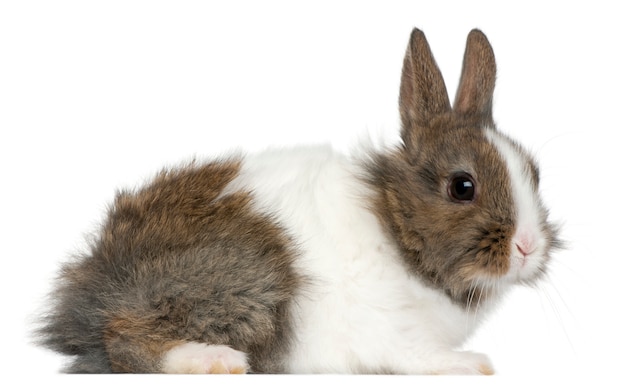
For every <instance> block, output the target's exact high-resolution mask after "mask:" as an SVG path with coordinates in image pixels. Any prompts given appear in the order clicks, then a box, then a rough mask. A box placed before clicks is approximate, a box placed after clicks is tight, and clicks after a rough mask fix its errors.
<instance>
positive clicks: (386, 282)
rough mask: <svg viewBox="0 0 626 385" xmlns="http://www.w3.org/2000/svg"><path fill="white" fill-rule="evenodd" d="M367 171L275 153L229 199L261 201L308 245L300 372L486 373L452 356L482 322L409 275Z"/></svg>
mask: <svg viewBox="0 0 626 385" xmlns="http://www.w3.org/2000/svg"><path fill="white" fill-rule="evenodd" d="M360 172H361V170H360V169H359V168H358V166H356V162H352V161H351V160H349V159H348V158H346V157H344V156H342V155H339V154H337V153H335V152H333V151H332V150H331V148H329V147H310V148H298V149H290V150H277V151H270V152H266V153H262V154H259V155H257V156H250V157H247V158H245V159H244V163H243V166H242V170H241V172H240V175H239V176H238V177H237V178H236V179H235V180H233V181H232V182H231V184H230V185H229V186H228V187H227V189H226V191H225V192H224V194H228V193H231V192H234V191H238V190H244V191H249V192H251V193H252V194H253V196H254V201H255V205H256V209H257V210H260V211H261V212H265V213H271V214H272V215H274V217H275V218H276V219H277V220H278V222H279V223H281V224H282V225H283V226H284V228H286V229H288V230H289V231H290V235H291V236H292V237H293V238H294V240H295V242H296V243H297V244H298V245H299V246H300V248H301V250H302V251H303V255H302V256H301V258H299V259H298V261H297V263H296V264H297V266H296V267H297V269H298V271H300V272H303V273H304V274H306V276H307V277H308V278H309V279H310V284H308V285H307V286H306V287H304V288H303V289H302V291H301V293H300V294H299V296H298V298H297V300H296V301H295V304H294V306H293V309H292V314H294V315H293V317H294V319H293V322H294V325H295V334H296V336H295V338H296V339H295V341H294V344H293V347H292V350H291V352H290V354H289V355H288V358H287V362H286V363H285V364H286V368H287V369H288V371H289V372H292V373H322V372H323V373H329V372H330V373H332V372H336V373H354V372H368V371H379V370H390V371H393V372H396V373H440V372H441V373H448V372H454V373H479V372H483V373H488V372H490V371H491V364H490V363H489V360H488V359H487V358H486V357H485V356H483V355H479V354H474V353H469V352H454V351H453V349H454V348H457V347H459V346H460V345H461V344H462V343H463V342H464V341H465V339H466V338H467V337H468V336H469V335H470V334H471V332H472V331H473V330H474V328H475V326H476V324H477V323H478V322H479V321H480V319H481V314H474V313H473V312H472V314H468V313H467V312H466V311H465V310H463V309H461V308H460V307H458V306H456V305H454V304H452V303H451V302H450V300H449V299H448V298H447V297H446V296H445V295H443V294H442V293H440V292H438V291H436V290H433V289H430V288H427V287H426V286H424V285H423V284H422V283H421V282H420V281H419V280H418V279H417V278H415V277H414V276H411V275H409V274H408V272H407V270H406V268H405V267H404V266H403V264H402V262H401V260H400V258H399V255H398V252H397V251H396V249H395V248H394V246H393V244H392V242H390V241H389V239H387V237H386V236H385V235H384V232H383V230H382V228H381V227H380V224H379V222H378V221H377V219H376V218H375V216H374V215H373V214H372V213H371V212H370V210H368V209H367V208H366V207H365V206H366V204H367V203H368V200H367V199H366V198H367V196H368V194H370V193H371V192H370V191H369V189H368V188H367V187H366V186H365V184H364V183H362V182H361V181H360V180H359V179H358V175H359V173H360Z"/></svg>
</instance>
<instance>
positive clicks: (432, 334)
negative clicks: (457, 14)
mask: <svg viewBox="0 0 626 385" xmlns="http://www.w3.org/2000/svg"><path fill="white" fill-rule="evenodd" d="M495 79H496V64H495V59H494V54H493V50H492V48H491V45H490V43H489V41H488V40H487V38H486V36H485V35H484V34H483V33H482V32H481V31H479V30H477V29H475V30H472V31H471V32H470V33H469V35H468V37H467V44H466V49H465V55H464V59H463V67H462V74H461V78H460V84H459V87H458V91H457V93H456V97H455V100H454V104H453V105H451V104H450V102H449V99H448V95H447V91H446V87H445V84H444V80H443V77H442V75H441V72H440V70H439V69H438V67H437V64H436V62H435V60H434V58H433V56H432V53H431V50H430V47H429V45H428V42H427V40H426V38H425V35H424V33H423V32H422V31H421V30H419V29H417V28H416V29H414V30H413V31H412V33H411V36H410V41H409V44H408V48H407V50H406V55H405V58H404V62H403V68H402V74H401V84H400V96H399V112H400V123H401V129H400V137H399V143H398V144H395V145H390V146H386V147H385V148H376V149H375V148H374V146H372V148H370V149H365V150H363V149H361V150H360V151H361V153H358V154H354V155H345V154H341V153H338V152H336V151H334V150H333V149H332V148H331V147H330V146H323V145H319V146H309V147H299V148H284V149H270V150H266V151H264V152H260V153H257V154H254V155H252V154H237V155H230V156H223V157H221V158H213V159H212V160H208V161H205V162H195V161H193V162H190V163H188V164H185V165H182V166H180V167H178V168H169V169H165V170H163V171H161V172H160V173H158V174H157V175H156V176H155V177H154V179H153V180H151V182H150V183H148V184H147V185H145V186H143V187H141V188H138V189H134V190H122V191H120V192H118V194H117V196H116V198H115V200H114V202H113V204H112V205H111V206H110V208H109V210H108V214H107V217H106V219H105V220H104V223H103V224H102V226H101V229H100V230H99V232H98V234H97V235H96V236H95V238H94V240H93V242H92V243H91V244H90V246H89V250H88V251H87V252H85V253H83V254H79V255H75V256H74V257H73V258H72V259H71V260H69V261H68V262H66V263H65V264H64V265H63V266H62V268H61V271H60V273H59V276H58V277H57V281H55V284H56V286H55V288H54V290H53V291H52V293H51V294H50V299H49V307H50V309H49V310H48V311H47V312H46V313H45V314H44V315H43V316H42V325H41V326H40V327H39V329H38V336H39V343H40V344H41V345H42V346H44V347H47V348H51V349H53V350H55V351H57V352H60V353H63V354H66V355H69V356H71V361H70V362H69V364H68V366H67V367H66V368H64V369H63V370H64V371H65V372H69V373H112V372H116V373H120V372H121V373H233V374H235V373H392V374H492V373H494V368H493V365H492V363H491V361H490V359H489V358H488V357H487V356H486V355H484V354H481V353H476V352H471V351H462V350H460V349H461V347H462V345H463V343H464V342H465V341H466V340H467V339H468V337H469V336H471V335H472V333H473V332H474V331H475V330H476V329H477V328H478V326H479V325H480V324H481V322H482V321H483V320H484V319H485V317H486V316H488V315H489V313H490V311H491V310H492V309H494V307H496V306H497V305H498V304H499V303H500V301H501V299H502V298H503V295H504V294H505V293H506V292H507V291H508V290H509V289H510V288H512V287H514V286H515V285H518V284H522V285H532V284H533V283H536V282H537V280H539V279H541V278H542V277H544V276H545V275H546V272H547V269H548V265H549V262H550V259H551V255H552V253H553V252H554V251H555V250H556V249H558V248H559V247H560V241H559V238H558V228H557V226H555V225H554V224H552V223H551V222H550V221H549V218H548V216H549V215H548V210H547V209H546V207H545V205H544V203H543V202H542V199H541V197H540V195H539V171H538V167H537V164H536V162H535V160H534V159H533V158H532V157H531V156H530V155H529V153H528V152H526V151H525V150H524V149H523V148H522V147H521V146H520V145H519V144H518V143H517V142H515V141H513V140H512V139H510V138H509V137H507V136H505V135H504V134H503V133H501V132H500V131H498V130H497V128H496V125H495V123H494V120H493V117H492V99H493V92H494V87H495Z"/></svg>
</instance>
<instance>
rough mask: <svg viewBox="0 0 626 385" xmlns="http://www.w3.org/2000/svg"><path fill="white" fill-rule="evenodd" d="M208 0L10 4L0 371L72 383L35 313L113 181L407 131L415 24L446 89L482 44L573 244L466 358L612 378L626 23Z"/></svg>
mask: <svg viewBox="0 0 626 385" xmlns="http://www.w3.org/2000/svg"><path fill="white" fill-rule="evenodd" d="M420 3H425V4H420ZM214 4H215V3H213V2H202V1H198V2H180V1H171V2H163V1H142V2H136V1H129V0H124V1H106V2H99V3H97V4H96V3H95V2H85V1H54V2H49V1H40V2H31V1H6V2H2V4H0V167H1V172H2V184H1V187H2V188H1V190H0V194H1V195H0V213H1V214H0V234H1V237H2V238H1V239H2V244H3V252H2V257H3V263H4V268H3V269H1V270H0V271H1V272H2V279H1V280H0V282H1V284H2V291H1V292H2V303H3V312H2V328H1V329H0V330H1V333H2V341H3V342H4V344H3V347H4V353H3V359H2V361H1V362H2V368H3V370H4V372H5V373H7V374H8V373H23V374H28V375H29V376H44V375H50V374H52V373H55V372H56V371H57V370H58V368H59V366H60V363H61V359H60V358H59V357H57V356H55V355H53V354H51V353H48V352H45V351H42V350H40V349H38V348H35V347H33V346H32V345H30V344H29V337H28V331H29V327H30V326H29V320H30V319H31V318H32V317H33V316H35V315H36V312H37V309H38V308H39V307H40V305H41V303H42V302H43V298H44V296H45V294H46V293H47V291H48V290H49V288H50V279H51V278H52V277H53V276H54V274H55V273H56V270H57V267H58V264H59V263H60V262H61V261H63V260H65V259H66V258H67V255H68V254H69V253H71V252H73V251H75V250H77V249H80V247H81V246H82V245H83V236H84V234H87V233H89V232H90V231H91V230H93V229H94V228H95V227H96V226H97V223H98V222H99V220H100V219H101V217H102V215H103V212H104V209H105V207H106V204H107V203H108V202H109V201H110V200H111V198H112V197H113V194H114V191H115V189H116V188H119V187H132V186H135V185H137V184H139V183H141V182H142V181H143V180H145V178H147V177H149V176H150V175H152V174H153V173H154V172H156V171H157V170H159V169H160V168H161V167H163V166H165V165H171V164H177V163H179V162H181V161H184V160H188V159H189V158H190V157H192V156H193V155H198V156H199V157H205V156H210V155H212V154H219V153H222V152H224V151H227V150H228V149H231V148H233V147H239V148H242V149H245V150H257V149H262V148H264V147H265V146H267V145H289V144H295V143H319V142H330V143H332V144H333V145H335V146H336V147H338V148H340V149H342V148H348V147H350V146H351V144H352V143H355V142H356V140H357V139H358V137H359V135H360V134H362V133H364V132H367V131H369V132H372V133H373V135H374V136H378V135H381V136H383V137H385V138H393V137H394V136H395V135H396V133H397V129H398V120H399V119H398V117H397V110H396V101H397V94H398V86H399V80H400V68H401V64H402V57H403V54H404V49H405V46H406V43H407V41H408V37H409V33H410V30H411V28H412V27H413V26H417V27H419V28H421V29H422V30H424V31H425V33H426V36H427V38H428V40H429V42H430V44H431V47H432V49H433V52H434V54H435V57H436V58H437V61H438V62H439V65H440V67H441V69H442V72H443V74H444V77H445V78H446V82H447V84H448V87H449V93H450V95H454V91H455V90H454V87H456V82H457V80H458V76H459V74H460V66H461V58H462V55H463V48H464V44H465V38H466V35H467V32H469V30H470V29H471V28H474V27H479V28H481V29H482V30H483V31H484V32H485V33H486V34H487V36H488V37H489V39H490V41H491V43H492V45H493V47H494V50H495V53H496V60H497V62H498V68H499V76H498V83H497V86H496V96H495V110H494V116H495V118H496V120H497V122H498V123H499V125H500V128H501V129H502V130H504V131H506V132H508V133H510V134H511V135H512V136H513V137H515V138H517V139H519V140H520V141H521V142H522V143H524V145H526V146H527V147H529V148H531V149H533V150H534V152H535V153H536V155H537V157H538V158H539V160H540V163H541V166H542V178H543V180H542V188H543V190H544V194H545V195H544V196H545V200H546V203H547V205H548V206H549V207H550V208H551V210H552V214H553V218H555V219H557V220H558V221H560V222H562V223H563V237H564V238H565V240H566V241H567V242H568V245H569V250H566V251H563V252H560V253H558V254H557V255H556V256H555V258H554V261H553V264H552V271H551V274H550V277H549V279H548V280H547V281H546V282H544V283H542V284H541V285H540V288H539V290H535V289H529V288H520V289H518V290H516V291H515V292H514V293H513V294H512V295H510V297H509V298H508V300H507V301H506V303H505V304H504V306H502V307H501V308H500V309H499V311H498V313H497V314H496V316H494V317H492V318H491V319H490V320H489V322H488V323H486V324H485V325H484V326H483V327H482V328H481V329H480V331H479V333H478V334H477V335H476V337H475V338H474V339H473V340H472V341H471V342H470V343H469V344H468V347H469V348H472V349H474V350H477V351H481V352H484V353H487V354H488V355H489V356H490V357H491V359H492V361H493V363H494V365H495V367H496V370H497V371H498V373H499V377H497V378H496V379H492V381H493V380H496V381H497V380H498V379H499V380H505V381H507V380H512V379H519V378H520V377H527V376H531V377H537V378H538V377H545V376H562V375H566V376H568V377H572V378H578V377H579V376H580V375H588V376H596V375H603V376H608V375H611V374H617V372H618V370H619V369H621V366H622V360H623V358H622V357H621V354H620V353H619V352H620V351H621V349H622V347H623V345H624V342H626V341H625V338H624V326H623V325H624V324H626V319H625V318H626V317H624V315H623V313H622V311H621V307H622V305H623V301H624V299H623V293H624V289H623V285H622V284H621V283H622V282H623V277H624V265H625V264H624V259H625V257H626V251H624V250H625V248H624V247H623V245H622V244H623V235H622V234H623V233H624V228H625V226H624V225H623V223H622V218H624V216H625V215H626V210H625V209H624V205H623V196H622V194H623V192H624V191H626V189H625V188H626V183H625V182H624V179H623V177H622V175H621V165H623V164H624V160H623V150H622V147H623V145H622V142H623V140H622V139H621V135H622V133H621V131H622V130H623V128H624V125H625V123H624V118H623V112H622V111H623V110H624V102H625V100H624V96H623V90H624V89H625V88H626V78H625V75H624V68H626V59H625V56H624V54H623V46H624V36H626V27H625V26H624V24H623V20H622V19H623V18H622V16H623V11H622V10H621V7H620V6H619V5H618V4H617V3H614V2H608V1H607V2H602V1H596V2H593V3H584V4H585V5H579V4H580V3H574V2H563V3H562V4H560V3H559V2H538V1H537V2H534V1H526V2H523V5H518V4H514V5H511V3H507V2H499V3H498V2H495V1H494V2H491V3H489V2H462V1H459V2H454V3H451V2H445V1H441V2H434V1H428V2H419V1H407V2H382V1H381V2H379V3H371V2H366V1H360V2H342V3H339V2H337V3H335V2H324V1H315V2H310V3H309V4H306V5H302V4H300V3H296V2H283V3H276V2H268V1H262V2H261V1H259V2H252V1H250V2H238V1H231V2H229V3H228V6H224V5H220V6H218V5H214ZM519 4H522V3H519ZM587 4H588V5H587ZM614 351H617V353H614ZM75 378H76V377H75ZM119 378H120V381H128V382H130V380H133V381H137V378H139V377H136V378H133V379H129V377H128V376H122V377H119ZM141 378H146V377H141ZM148 378H149V379H150V380H149V381H151V382H152V381H153V379H154V377H148ZM368 379H370V380H371V377H368ZM65 380H67V379H65ZM65 380H64V381H65ZM280 380H283V381H284V378H282V377H280V378H279V379H277V381H280ZM431 380H432V379H431ZM68 381H80V378H78V379H74V380H68ZM94 381H97V380H95V378H94ZM157 381H159V380H157ZM190 381H192V380H191V379H190ZM195 381H197V380H195ZM233 381H235V380H233ZM259 381H268V380H267V379H266V378H262V379H259ZM288 381H290V380H288ZM360 381H361V382H363V381H365V380H364V379H363V380H360ZM372 381H374V380H372ZM394 381H398V382H400V381H407V379H406V378H395V379H394ZM290 383H291V381H290Z"/></svg>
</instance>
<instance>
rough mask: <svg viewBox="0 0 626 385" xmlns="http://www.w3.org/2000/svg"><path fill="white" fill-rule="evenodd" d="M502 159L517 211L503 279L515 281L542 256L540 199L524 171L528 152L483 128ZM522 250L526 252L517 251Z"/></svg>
mask: <svg viewBox="0 0 626 385" xmlns="http://www.w3.org/2000/svg"><path fill="white" fill-rule="evenodd" d="M484 132H485V135H486V136H487V138H488V139H489V140H490V141H491V143H493V144H494V145H495V147H496V148H497V149H498V152H499V153H500V155H501V156H502V158H503V159H504V160H505V163H506V165H507V167H508V170H509V175H510V178H511V188H512V191H513V200H514V202H515V208H516V211H517V223H516V231H515V234H514V236H513V241H512V242H511V268H510V269H509V272H508V274H507V276H506V277H504V279H508V280H511V281H518V280H520V279H525V278H530V277H532V276H533V275H534V273H535V272H536V270H537V269H538V268H539V266H541V264H542V260H543V258H545V248H546V240H545V237H544V236H543V235H542V232H541V222H542V220H541V218H540V216H539V215H540V214H539V213H540V212H541V209H540V201H539V196H538V195H537V192H536V191H534V190H533V186H532V182H531V177H530V174H529V173H528V171H527V170H528V162H529V161H530V159H529V157H528V155H526V154H525V153H523V152H521V150H520V149H519V148H518V147H516V146H515V145H514V144H513V143H512V142H511V140H510V139H509V138H507V137H506V136H504V135H503V134H501V133H499V132H496V131H494V130H491V129H485V130H484ZM521 250H524V251H525V252H526V253H527V255H526V256H524V253H522V252H521Z"/></svg>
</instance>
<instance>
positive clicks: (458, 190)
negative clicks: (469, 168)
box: [448, 172, 476, 203]
mask: <svg viewBox="0 0 626 385" xmlns="http://www.w3.org/2000/svg"><path fill="white" fill-rule="evenodd" d="M448 196H450V199H452V200H453V201H454V202H461V203H465V202H471V201H473V200H474V197H475V196H476V182H474V178H472V176H471V175H469V174H467V173H465V172H459V173H456V174H454V175H452V177H451V178H450V180H449V182H448Z"/></svg>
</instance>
